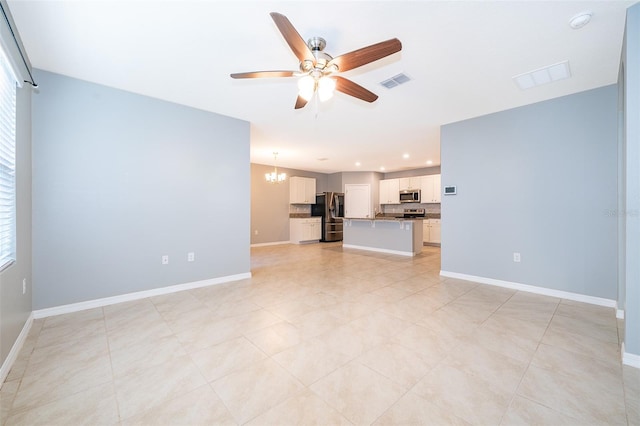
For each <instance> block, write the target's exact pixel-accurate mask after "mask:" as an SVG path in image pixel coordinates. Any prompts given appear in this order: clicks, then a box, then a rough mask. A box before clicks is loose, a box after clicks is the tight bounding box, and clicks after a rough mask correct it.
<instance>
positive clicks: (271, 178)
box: [264, 152, 287, 183]
mask: <svg viewBox="0 0 640 426" xmlns="http://www.w3.org/2000/svg"><path fill="white" fill-rule="evenodd" d="M273 160H274V161H273V171H272V172H271V173H265V175H264V177H265V178H266V179H267V182H269V183H280V182H284V180H285V179H286V178H287V174H286V173H278V166H276V161H277V160H278V153H277V152H274V153H273Z"/></svg>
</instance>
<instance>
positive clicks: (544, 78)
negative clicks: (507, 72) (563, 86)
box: [513, 61, 571, 90]
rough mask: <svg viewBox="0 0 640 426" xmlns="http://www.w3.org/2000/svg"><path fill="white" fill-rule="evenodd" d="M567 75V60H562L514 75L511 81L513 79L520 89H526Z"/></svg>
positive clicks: (568, 71) (569, 75) (561, 78)
mask: <svg viewBox="0 0 640 426" xmlns="http://www.w3.org/2000/svg"><path fill="white" fill-rule="evenodd" d="M569 77H571V71H570V70H569V61H563V62H559V63H557V64H553V65H549V66H546V67H543V68H538V69H537V70H533V71H529V72H525V73H523V74H519V75H516V76H514V77H513V81H515V83H516V84H517V85H518V87H519V88H520V89H522V90H526V89H530V88H532V87H536V86H540V85H542V84H547V83H551V82H553V81H558V80H564V79H565V78H569Z"/></svg>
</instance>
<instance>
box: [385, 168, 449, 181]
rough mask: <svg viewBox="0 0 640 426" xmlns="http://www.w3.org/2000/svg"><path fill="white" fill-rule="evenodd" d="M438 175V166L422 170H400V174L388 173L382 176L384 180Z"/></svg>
mask: <svg viewBox="0 0 640 426" xmlns="http://www.w3.org/2000/svg"><path fill="white" fill-rule="evenodd" d="M439 173H440V166H434V167H424V168H422V169H413V170H402V171H400V172H389V173H385V174H384V179H396V178H403V177H412V176H427V175H437V174H439Z"/></svg>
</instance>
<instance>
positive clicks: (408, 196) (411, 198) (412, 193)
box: [400, 189, 420, 203]
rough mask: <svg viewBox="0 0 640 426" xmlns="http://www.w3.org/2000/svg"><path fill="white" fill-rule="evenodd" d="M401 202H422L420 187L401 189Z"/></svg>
mask: <svg viewBox="0 0 640 426" xmlns="http://www.w3.org/2000/svg"><path fill="white" fill-rule="evenodd" d="M400 202H401V203H419V202H420V190H419V189H405V190H402V191H400Z"/></svg>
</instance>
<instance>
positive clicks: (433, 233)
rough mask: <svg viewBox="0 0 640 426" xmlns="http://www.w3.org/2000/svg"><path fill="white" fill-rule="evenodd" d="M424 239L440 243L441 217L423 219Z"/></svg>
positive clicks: (426, 241) (427, 241)
mask: <svg viewBox="0 0 640 426" xmlns="http://www.w3.org/2000/svg"><path fill="white" fill-rule="evenodd" d="M422 241H423V242H425V243H437V244H440V219H425V220H424V221H423V225H422Z"/></svg>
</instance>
